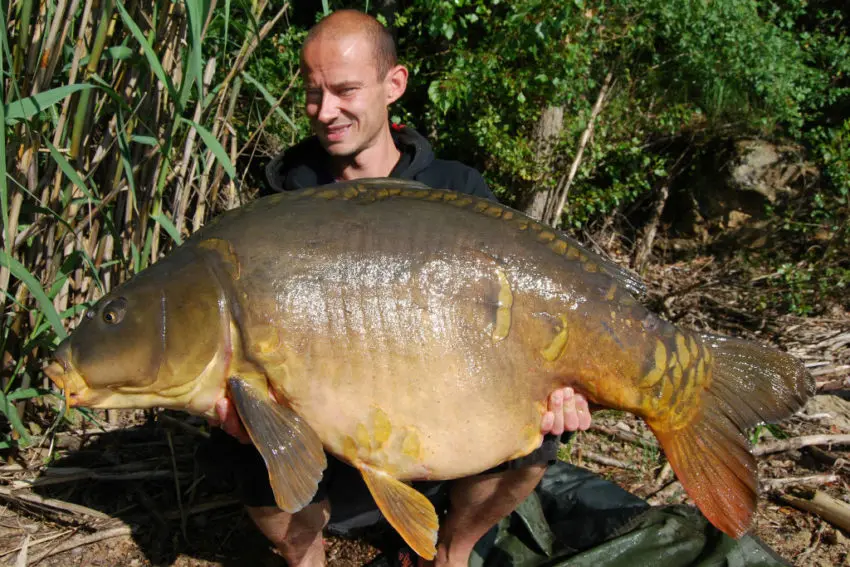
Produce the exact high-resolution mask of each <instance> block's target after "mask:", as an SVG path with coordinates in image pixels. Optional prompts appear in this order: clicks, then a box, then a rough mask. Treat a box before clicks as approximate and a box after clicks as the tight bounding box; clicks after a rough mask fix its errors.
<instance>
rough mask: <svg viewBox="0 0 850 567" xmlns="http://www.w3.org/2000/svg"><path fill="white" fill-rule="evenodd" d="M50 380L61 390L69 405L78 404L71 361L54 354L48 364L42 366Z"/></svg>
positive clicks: (77, 390) (77, 391)
mask: <svg viewBox="0 0 850 567" xmlns="http://www.w3.org/2000/svg"><path fill="white" fill-rule="evenodd" d="M42 370H43V371H44V373H45V374H46V375H47V377H48V378H50V381H51V382H53V383H54V384H56V387H57V388H59V389H60V390H62V393H63V394H64V397H65V400H67V403H68V406H69V407H74V406H76V405H78V404H79V403H80V401H81V396H80V392H79V389H78V388H76V387H74V386H75V383H76V380H75V379H74V375H75V372H74V370H73V368H72V367H71V363H70V362H68V361H67V360H66V359H65V358H63V357H61V356H54V357H53V360H51V362H50V364H48V365H47V366H45V367H44V368H42Z"/></svg>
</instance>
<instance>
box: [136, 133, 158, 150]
mask: <svg viewBox="0 0 850 567" xmlns="http://www.w3.org/2000/svg"><path fill="white" fill-rule="evenodd" d="M130 140H131V141H133V142H136V143H137V144H144V145H145V146H151V147H154V148H155V147H157V146H158V145H159V142H157V140H156V138H154V137H153V136H139V135H138V134H133V135H132V136H130Z"/></svg>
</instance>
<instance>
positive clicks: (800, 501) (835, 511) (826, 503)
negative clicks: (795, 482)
mask: <svg viewBox="0 0 850 567" xmlns="http://www.w3.org/2000/svg"><path fill="white" fill-rule="evenodd" d="M779 498H780V499H781V500H782V501H783V502H786V503H787V504H790V505H791V506H793V507H794V508H797V509H798V510H804V511H806V512H811V513H812V514H815V515H817V516H818V517H820V518H823V519H824V520H826V521H827V522H829V523H830V524H832V525H834V526H838V527H839V528H841V529H842V530H844V531H847V532H850V504H847V503H846V502H842V501H841V500H836V499H835V498H833V497H832V496H829V495H828V494H826V493H825V492H821V491H820V490H816V491H815V493H814V494H813V495H812V497H811V498H798V497H796V496H791V495H790V494H783V495H781V496H780V497H779Z"/></svg>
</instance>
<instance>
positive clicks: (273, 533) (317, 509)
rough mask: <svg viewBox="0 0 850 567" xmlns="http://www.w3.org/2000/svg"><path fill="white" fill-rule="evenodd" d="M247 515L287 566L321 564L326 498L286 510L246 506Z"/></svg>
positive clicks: (328, 514) (327, 510)
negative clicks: (304, 506) (292, 511)
mask: <svg viewBox="0 0 850 567" xmlns="http://www.w3.org/2000/svg"><path fill="white" fill-rule="evenodd" d="M246 510H247V511H248V515H249V516H251V519H252V520H253V521H254V523H255V524H256V525H257V527H258V528H259V529H260V531H261V532H263V534H264V535H265V536H266V537H267V538H269V540H271V542H272V544H274V546H275V547H276V548H277V550H278V551H280V553H281V555H283V558H284V559H285V560H286V562H287V564H289V566H290V567H320V566H324V565H325V548H324V545H323V541H322V530H323V529H324V527H325V524H327V523H328V519H329V518H330V517H331V507H330V505H329V504H328V501H327V500H325V501H322V502H317V503H315V504H310V505H309V506H307V507H306V508H304V509H303V510H301V511H300V512H297V513H295V514H288V513H286V512H284V511H283V510H281V509H280V508H278V507H276V506H257V507H254V506H247V507H246Z"/></svg>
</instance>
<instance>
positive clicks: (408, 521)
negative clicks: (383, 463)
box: [357, 464, 440, 560]
mask: <svg viewBox="0 0 850 567" xmlns="http://www.w3.org/2000/svg"><path fill="white" fill-rule="evenodd" d="M357 468H358V469H359V470H360V473H361V474H362V475H363V479H364V480H365V481H366V486H368V487H369V492H371V493H372V497H373V498H374V499H375V502H376V503H377V504H378V508H379V509H380V510H381V512H382V513H383V514H384V517H386V519H387V521H388V522H389V523H390V525H391V526H392V527H393V528H395V530H396V531H397V532H398V533H399V535H401V537H402V538H403V539H404V541H405V542H407V544H408V545H409V546H410V547H411V549H413V551H415V552H416V553H417V554H419V555H420V556H421V557H423V558H425V559H429V560H430V559H433V558H434V557H435V556H436V555H437V531H438V529H439V527H440V522H439V520H438V519H437V511H436V510H434V505H433V504H431V501H430V500H428V499H427V498H425V496H423V495H422V493H421V492H419V491H417V490H416V489H415V488H413V487H411V486H409V485H407V484H405V483H403V482H401V481H400V480H398V479H396V478H393V477H392V476H390V475H388V474H387V473H385V472H384V471H382V470H378V469H374V468H372V467H370V466H368V465H363V464H359V465H357Z"/></svg>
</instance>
